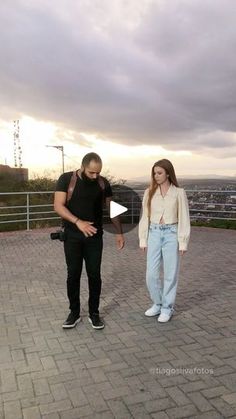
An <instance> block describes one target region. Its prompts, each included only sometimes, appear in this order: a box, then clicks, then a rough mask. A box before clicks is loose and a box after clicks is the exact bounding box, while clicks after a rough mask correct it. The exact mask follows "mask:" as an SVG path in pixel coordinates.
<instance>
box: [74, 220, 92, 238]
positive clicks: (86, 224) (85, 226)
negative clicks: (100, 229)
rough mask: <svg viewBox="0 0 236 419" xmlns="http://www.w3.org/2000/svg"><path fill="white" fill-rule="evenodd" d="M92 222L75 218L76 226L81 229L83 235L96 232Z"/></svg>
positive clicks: (90, 234)
mask: <svg viewBox="0 0 236 419" xmlns="http://www.w3.org/2000/svg"><path fill="white" fill-rule="evenodd" d="M92 224H93V222H90V221H83V220H77V221H76V223H75V225H76V227H77V228H78V229H79V230H80V231H82V233H83V234H84V235H85V237H91V236H93V235H94V234H96V233H97V229H96V228H95V227H94V226H93V225H92Z"/></svg>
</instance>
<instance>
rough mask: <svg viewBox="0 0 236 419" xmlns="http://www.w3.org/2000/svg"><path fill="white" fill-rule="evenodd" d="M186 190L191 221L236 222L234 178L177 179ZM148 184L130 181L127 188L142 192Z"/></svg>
mask: <svg viewBox="0 0 236 419" xmlns="http://www.w3.org/2000/svg"><path fill="white" fill-rule="evenodd" d="M178 181H179V185H180V186H181V187H183V188H184V189H185V190H186V193H187V196H188V200H189V208H190V214H191V219H192V220H203V219H204V220H207V221H210V220H212V219H228V220H236V177H232V178H230V177H223V178H220V177H218V178H215V179H214V178H212V179H204V178H201V179H187V178H179V179H178ZM148 185H149V182H147V181H146V182H138V181H130V182H127V186H130V187H131V188H133V189H135V190H140V191H141V190H144V189H146V188H147V187H148Z"/></svg>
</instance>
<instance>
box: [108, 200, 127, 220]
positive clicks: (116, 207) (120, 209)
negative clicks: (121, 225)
mask: <svg viewBox="0 0 236 419" xmlns="http://www.w3.org/2000/svg"><path fill="white" fill-rule="evenodd" d="M126 211H128V208H126V207H124V206H123V205H120V204H117V203H116V202H114V201H111V202H110V218H114V217H117V216H118V215H120V214H123V213H124V212H126Z"/></svg>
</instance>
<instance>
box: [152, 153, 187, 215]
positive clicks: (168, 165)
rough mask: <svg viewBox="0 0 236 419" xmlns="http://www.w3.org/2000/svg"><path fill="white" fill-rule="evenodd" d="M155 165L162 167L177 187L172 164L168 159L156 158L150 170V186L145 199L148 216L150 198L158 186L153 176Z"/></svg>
mask: <svg viewBox="0 0 236 419" xmlns="http://www.w3.org/2000/svg"><path fill="white" fill-rule="evenodd" d="M157 166H159V167H161V168H162V169H164V170H165V172H166V174H167V175H168V179H169V181H170V183H172V184H173V185H175V186H176V187H177V188H178V187H179V184H178V181H177V179H176V174H175V169H174V166H173V164H172V163H171V162H170V160H167V159H162V160H158V161H157V162H156V163H154V165H153V166H152V171H151V183H150V186H149V192H148V201H147V208H148V217H149V218H150V216H151V202H152V198H153V195H154V194H155V192H156V190H157V188H158V184H157V182H156V181H155V178H154V169H155V167H157Z"/></svg>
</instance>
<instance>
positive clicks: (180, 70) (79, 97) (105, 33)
mask: <svg viewBox="0 0 236 419" xmlns="http://www.w3.org/2000/svg"><path fill="white" fill-rule="evenodd" d="M0 8H1V9H0V13H1V17H2V19H1V22H2V23H1V46H0V54H1V59H2V60H1V61H2V64H1V68H0V84H1V93H0V95H1V103H2V104H3V106H2V111H1V113H2V117H4V115H5V117H9V115H12V116H13V118H15V117H18V115H21V114H27V115H30V116H33V117H35V118H40V119H43V120H48V121H54V122H55V123H58V124H60V126H61V129H66V130H71V132H72V131H73V132H76V131H77V132H78V135H77V136H75V137H74V141H75V142H77V141H78V136H79V133H83V132H85V133H88V134H93V135H97V136H98V137H99V138H102V139H109V140H110V141H115V142H120V143H123V144H128V145H139V144H150V145H160V146H163V147H165V148H167V149H172V150H177V149H180V150H192V151H194V150H195V151H196V152H199V153H201V152H205V151H206V150H212V153H217V154H218V153H222V155H223V156H225V157H227V156H228V155H229V156H230V153H231V155H232V147H235V143H236V142H235V136H234V135H233V132H234V131H235V125H236V122H235V106H236V82H235V74H236V58H235V53H234V51H235V45H236V27H235V17H236V16H235V15H236V7H235V5H234V2H233V1H232V0H225V1H224V2H222V1H221V0H205V1H203V0H200V1H199V0H192V1H191V2H190V1H188V0H171V2H170V1H164V0H159V1H158V0H156V1H151V0H146V1H144V0H142V2H137V1H134V0H127V1H123V0H117V1H116V2H111V1H109V0H80V1H79V2H75V1H74V0H67V1H66V0H57V1H55V0H52V1H50V2H48V1H45V0H41V1H40V2H35V1H29V0H27V1H26V0H15V1H8V2H2V4H1V6H0ZM230 150H231V151H230Z"/></svg>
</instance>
